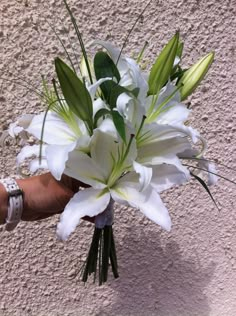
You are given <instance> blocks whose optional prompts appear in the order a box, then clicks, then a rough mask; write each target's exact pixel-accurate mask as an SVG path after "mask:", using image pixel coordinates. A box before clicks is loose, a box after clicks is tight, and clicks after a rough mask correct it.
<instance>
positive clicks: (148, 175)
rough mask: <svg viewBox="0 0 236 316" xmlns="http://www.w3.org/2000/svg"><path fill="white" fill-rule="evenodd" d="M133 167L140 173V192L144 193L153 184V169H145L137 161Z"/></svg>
mask: <svg viewBox="0 0 236 316" xmlns="http://www.w3.org/2000/svg"><path fill="white" fill-rule="evenodd" d="M133 167H134V170H135V171H136V172H137V173H139V182H140V185H141V187H140V191H144V190H145V189H146V188H147V187H148V185H149V184H150V182H151V179H152V168H148V167H145V166H143V165H141V164H140V163H138V162H136V161H134V162H133Z"/></svg>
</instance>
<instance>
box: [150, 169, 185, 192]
mask: <svg viewBox="0 0 236 316" xmlns="http://www.w3.org/2000/svg"><path fill="white" fill-rule="evenodd" d="M182 167H183V166H182ZM183 168H184V167H183ZM189 180H190V174H189V171H188V170H187V168H186V172H182V171H180V170H179V169H178V168H177V167H176V166H175V165H167V164H162V165H159V166H154V167H153V175H152V182H151V186H152V187H153V188H154V189H155V190H156V191H157V192H159V193H160V192H162V191H165V190H167V189H170V188H171V187H173V186H174V185H180V184H182V183H185V182H187V181H189Z"/></svg>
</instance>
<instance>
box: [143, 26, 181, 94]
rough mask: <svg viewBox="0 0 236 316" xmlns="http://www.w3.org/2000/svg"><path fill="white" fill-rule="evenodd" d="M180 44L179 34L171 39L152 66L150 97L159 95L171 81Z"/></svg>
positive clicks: (149, 80)
mask: <svg viewBox="0 0 236 316" xmlns="http://www.w3.org/2000/svg"><path fill="white" fill-rule="evenodd" d="M178 44H179V32H176V34H175V35H174V36H173V37H172V38H171V40H170V41H169V42H168V43H167V45H166V46H165V47H164V48H163V50H162V51H161V53H160V55H159V56H158V58H157V59H156V62H155V64H154V65H153V66H152V69H151V72H150V76H149V79H148V85H149V91H148V95H155V94H157V93H159V91H160V90H161V88H162V87H163V86H164V84H165V83H166V82H167V80H168V79H169V77H170V75H171V72H172V69H173V65H174V61H175V58H176V53H177V49H178Z"/></svg>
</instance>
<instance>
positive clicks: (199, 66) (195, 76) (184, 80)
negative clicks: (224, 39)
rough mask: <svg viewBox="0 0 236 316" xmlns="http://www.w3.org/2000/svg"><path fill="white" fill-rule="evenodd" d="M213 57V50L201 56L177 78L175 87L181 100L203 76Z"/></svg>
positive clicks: (193, 88)
mask: <svg viewBox="0 0 236 316" xmlns="http://www.w3.org/2000/svg"><path fill="white" fill-rule="evenodd" d="M213 59H214V52H211V53H209V54H208V55H206V56H205V57H203V58H201V59H200V60H199V61H198V62H197V63H196V64H194V65H193V66H192V67H190V68H189V69H188V70H187V71H185V72H184V74H183V76H182V77H181V79H180V80H179V82H178V84H177V87H179V88H180V89H179V92H180V95H181V100H182V101H183V100H185V99H186V98H187V97H188V96H189V95H190V94H191V93H192V92H193V91H194V90H195V89H196V88H197V86H198V85H199V84H200V82H201V81H202V79H203V78H204V77H205V74H206V73H207V71H208V69H209V68H210V66H211V64H212V62H213Z"/></svg>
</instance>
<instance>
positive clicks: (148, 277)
mask: <svg viewBox="0 0 236 316" xmlns="http://www.w3.org/2000/svg"><path fill="white" fill-rule="evenodd" d="M124 241H125V244H124V245H123V246H121V245H117V246H118V249H117V250H118V258H119V263H120V267H119V271H120V276H121V277H120V279H118V280H117V281H113V282H111V285H110V286H111V287H112V288H113V289H114V290H115V291H116V297H117V299H116V301H115V302H114V303H113V302H112V304H111V306H110V307H109V312H108V308H107V309H106V310H100V312H99V313H98V314H96V315H100V316H103V315H104V316H105V315H109V316H111V315H116V316H128V315H132V316H133V315H136V316H152V315H155V316H199V315H201V316H209V314H210V307H209V304H208V301H207V297H206V295H205V294H204V288H205V287H206V286H207V285H208V283H209V282H210V280H211V278H212V276H213V273H214V267H213V266H212V265H211V266H208V267H207V268H202V267H200V266H198V265H197V263H196V262H194V261H191V260H189V259H187V260H186V259H184V258H183V257H182V255H181V251H180V248H179V246H178V245H177V243H176V242H172V241H170V242H169V243H167V245H166V247H165V248H162V247H160V242H159V241H160V236H159V234H158V232H156V233H154V232H150V231H149V232H148V231H144V230H143V229H142V228H140V227H138V228H137V229H136V230H135V228H133V229H131V230H129V233H128V234H127V235H126V236H125V237H124ZM131 247H132V248H131Z"/></svg>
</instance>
